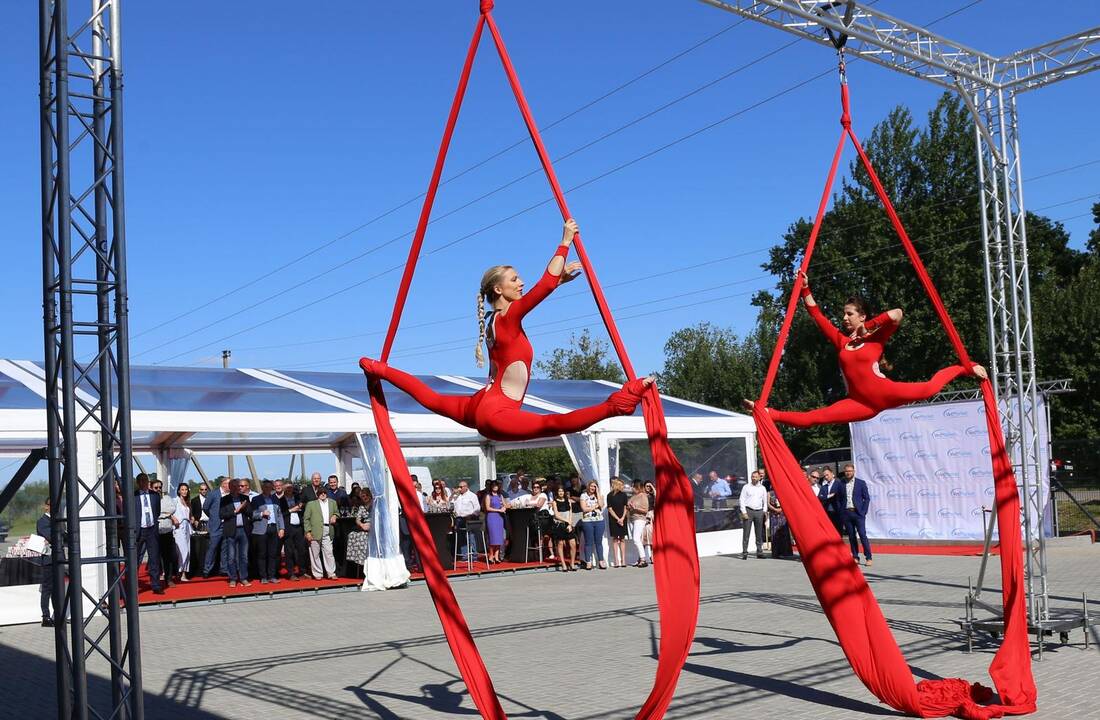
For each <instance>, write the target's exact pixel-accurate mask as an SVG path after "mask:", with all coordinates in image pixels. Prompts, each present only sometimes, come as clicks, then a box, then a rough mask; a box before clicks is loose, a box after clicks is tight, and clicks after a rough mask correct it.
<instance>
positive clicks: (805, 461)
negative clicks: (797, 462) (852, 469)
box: [801, 447, 852, 475]
mask: <svg viewBox="0 0 1100 720" xmlns="http://www.w3.org/2000/svg"><path fill="white" fill-rule="evenodd" d="M850 462H852V448H850V447H838V448H826V449H824V450H815V451H814V452H812V453H810V454H809V455H807V456H806V457H804V458H802V461H801V464H802V467H806V466H807V465H809V466H811V467H818V468H819V467H831V468H832V469H833V472H834V473H836V474H837V475H840V470H841V468H843V467H844V466H845V465H846V464H847V463H850Z"/></svg>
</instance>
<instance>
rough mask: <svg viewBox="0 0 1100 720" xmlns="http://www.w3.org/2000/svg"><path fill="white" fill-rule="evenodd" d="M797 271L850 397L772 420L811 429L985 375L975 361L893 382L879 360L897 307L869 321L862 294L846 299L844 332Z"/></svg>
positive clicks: (897, 319) (897, 320)
mask: <svg viewBox="0 0 1100 720" xmlns="http://www.w3.org/2000/svg"><path fill="white" fill-rule="evenodd" d="M801 275H802V283H803V285H802V302H803V304H804V305H805V306H806V311H807V312H809V313H810V317H811V318H813V320H814V322H815V323H817V327H818V329H820V330H821V334H822V335H824V336H825V337H826V339H828V340H829V342H831V343H832V344H833V346H834V347H835V348H836V349H837V353H838V357H839V361H840V372H841V373H842V374H843V375H844V381H845V383H846V384H847V386H848V397H846V398H844V399H843V400H838V401H836V402H835V403H833V404H832V405H828V406H826V407H823V408H818V409H817V410H810V411H808V412H791V411H787V410H772V409H771V408H768V414H769V415H771V418H772V419H773V420H775V422H778V423H783V424H784V425H793V426H794V427H797V428H809V427H814V426H815V425H825V424H835V423H848V422H858V421H860V420H870V419H871V418H873V417H874V416H875V415H878V414H879V413H880V412H882V411H883V410H888V409H890V408H895V407H900V406H902V405H907V404H908V403H912V402H918V401H920V400H927V399H929V398H930V397H932V396H933V395H935V394H936V393H938V392H939V391H940V390H943V388H944V386H945V385H947V383H949V382H951V381H952V380H955V379H956V378H958V377H961V376H962V375H973V376H975V377H978V378H981V379H982V380H985V379H986V377H987V376H988V375H987V373H986V371H985V368H984V367H982V366H981V365H974V366H972V367H971V368H970V369H969V370H968V369H967V368H965V367H963V366H962V365H952V366H950V367H945V368H943V369H942V370H940V371H939V372H937V373H936V374H935V375H933V376H932V379H931V380H928V381H926V382H897V381H895V380H891V379H890V378H888V377H886V376H885V375H883V374H882V369H881V367H880V366H879V361H880V360H881V359H882V353H883V350H884V349H885V346H886V342H887V341H888V340H889V339H890V337H891V336H892V335H893V334H894V332H895V331H896V330H897V329H898V325H900V324H901V318H902V311H901V308H894V309H893V310H888V311H886V312H884V313H881V314H880V315H877V316H875V317H874V318H872V319H870V320H868V319H867V315H868V310H867V303H866V302H865V301H864V300H862V299H861V298H858V297H850V298H848V301H847V302H846V303H844V317H843V318H841V321H840V324H841V327H842V328H843V331H842V330H838V329H837V328H835V327H833V324H832V323H830V322H829V319H828V318H827V317H825V314H824V313H822V312H821V308H819V307H818V306H817V303H816V302H814V296H813V294H811V293H810V286H809V279H808V278H807V277H806V274H805V273H801ZM744 405H745V407H746V408H747V409H749V410H752V409H753V408H754V407H755V405H756V403H754V402H753V401H751V400H745V401H744Z"/></svg>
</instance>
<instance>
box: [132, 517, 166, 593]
mask: <svg viewBox="0 0 1100 720" xmlns="http://www.w3.org/2000/svg"><path fill="white" fill-rule="evenodd" d="M146 552H148V553H149V566H148V570H149V581H150V582H151V583H152V584H153V589H154V590H160V587H161V585H160V533H158V532H157V526H156V524H154V525H153V526H152V527H147V528H143V527H139V528H138V532H137V564H138V565H141V556H142V555H144V554H145V553H146ZM135 570H136V569H135Z"/></svg>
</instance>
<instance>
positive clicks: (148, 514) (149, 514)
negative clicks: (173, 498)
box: [141, 493, 156, 528]
mask: <svg viewBox="0 0 1100 720" xmlns="http://www.w3.org/2000/svg"><path fill="white" fill-rule="evenodd" d="M155 521H156V518H154V517H153V504H152V501H151V500H149V493H142V494H141V526H142V527H143V528H147V527H153V525H154V523H155Z"/></svg>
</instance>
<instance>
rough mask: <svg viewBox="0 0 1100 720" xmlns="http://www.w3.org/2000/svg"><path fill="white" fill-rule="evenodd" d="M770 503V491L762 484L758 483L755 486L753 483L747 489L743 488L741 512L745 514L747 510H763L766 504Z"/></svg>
mask: <svg viewBox="0 0 1100 720" xmlns="http://www.w3.org/2000/svg"><path fill="white" fill-rule="evenodd" d="M767 501H768V491H767V490H765V489H764V485H763V484H762V483H756V484H755V485H753V484H752V483H751V482H750V483H749V484H748V485H746V486H745V487H743V488H741V498H740V501H739V502H740V505H741V512H745V509H746V508H748V509H750V510H763V509H764V504H765V503H766V502H767Z"/></svg>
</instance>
